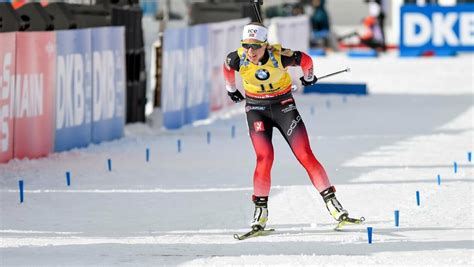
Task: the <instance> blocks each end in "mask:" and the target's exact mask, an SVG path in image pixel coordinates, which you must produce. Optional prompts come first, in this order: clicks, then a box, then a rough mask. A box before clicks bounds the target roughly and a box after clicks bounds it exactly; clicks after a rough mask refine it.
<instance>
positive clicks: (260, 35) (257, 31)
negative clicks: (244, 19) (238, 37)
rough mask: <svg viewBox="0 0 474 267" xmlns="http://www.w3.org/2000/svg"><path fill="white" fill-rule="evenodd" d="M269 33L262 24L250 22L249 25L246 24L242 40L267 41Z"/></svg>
mask: <svg viewBox="0 0 474 267" xmlns="http://www.w3.org/2000/svg"><path fill="white" fill-rule="evenodd" d="M267 35H268V30H267V28H265V27H263V26H260V25H254V24H248V25H245V27H244V30H243V32H242V40H245V39H255V40H259V41H261V42H266V41H267Z"/></svg>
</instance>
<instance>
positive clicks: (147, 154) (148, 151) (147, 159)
mask: <svg viewBox="0 0 474 267" xmlns="http://www.w3.org/2000/svg"><path fill="white" fill-rule="evenodd" d="M149 161H150V149H149V148H147V149H146V162H149Z"/></svg>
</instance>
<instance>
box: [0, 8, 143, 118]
mask: <svg viewBox="0 0 474 267" xmlns="http://www.w3.org/2000/svg"><path fill="white" fill-rule="evenodd" d="M104 26H124V27H125V40H126V42H125V49H126V52H125V53H126V55H125V56H126V66H125V67H126V73H127V93H126V95H127V99H126V103H127V104H126V106H127V113H126V114H127V117H126V121H127V123H130V122H144V121H145V105H146V85H147V83H146V70H145V49H144V41H143V30H142V11H141V9H140V7H139V6H138V1H137V0H96V4H95V5H80V4H69V3H60V2H54V3H49V4H47V5H46V6H42V5H41V4H39V3H27V4H24V5H23V6H21V7H19V8H18V9H14V8H13V7H12V5H11V4H10V3H6V2H0V32H16V31H55V30H68V29H81V28H92V27H104Z"/></svg>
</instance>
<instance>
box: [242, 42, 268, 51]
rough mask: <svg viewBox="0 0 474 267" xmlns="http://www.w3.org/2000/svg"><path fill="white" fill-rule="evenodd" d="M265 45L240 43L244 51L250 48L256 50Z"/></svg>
mask: <svg viewBox="0 0 474 267" xmlns="http://www.w3.org/2000/svg"><path fill="white" fill-rule="evenodd" d="M264 45H265V43H244V42H242V47H243V48H245V49H250V48H252V49H253V50H257V49H260V48H262V47H263V46H264Z"/></svg>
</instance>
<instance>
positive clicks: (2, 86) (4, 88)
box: [0, 53, 14, 152]
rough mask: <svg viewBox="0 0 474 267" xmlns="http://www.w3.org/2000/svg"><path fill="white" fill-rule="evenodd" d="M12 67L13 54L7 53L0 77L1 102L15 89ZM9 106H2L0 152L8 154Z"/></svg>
mask: <svg viewBox="0 0 474 267" xmlns="http://www.w3.org/2000/svg"><path fill="white" fill-rule="evenodd" d="M11 65H12V53H6V54H5V55H4V58H3V64H2V69H1V71H2V74H1V75H0V90H1V94H0V97H1V100H6V99H8V96H9V95H10V91H11V90H12V89H11V87H13V82H12V81H13V78H14V77H13V76H11V74H10V67H11ZM9 104H10V103H6V104H4V105H1V106H0V152H6V151H8V149H9V143H8V140H9V137H10V136H9V133H10V128H9V125H8V121H9V119H10V112H9V109H10V108H9Z"/></svg>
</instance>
